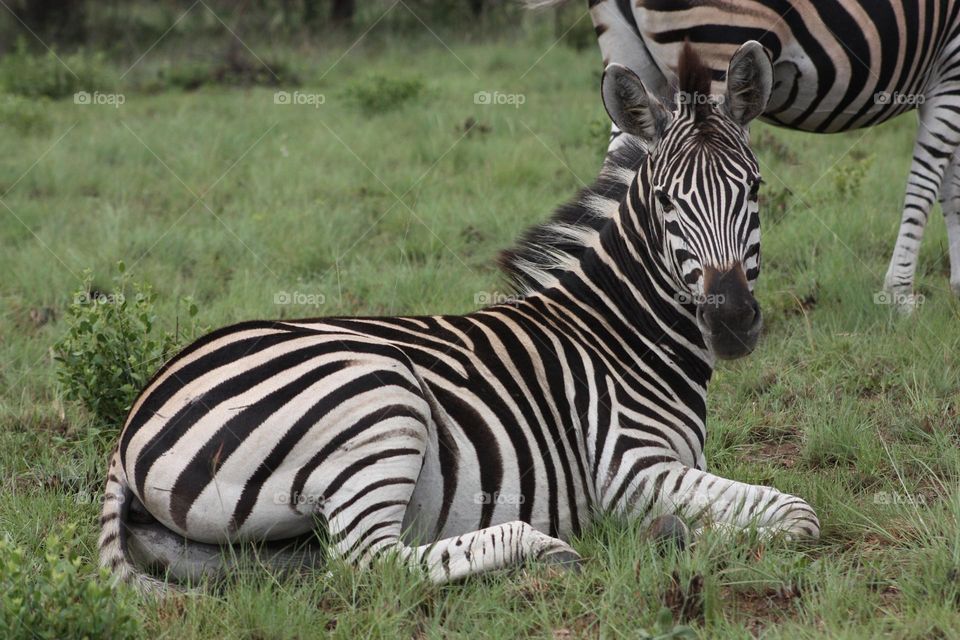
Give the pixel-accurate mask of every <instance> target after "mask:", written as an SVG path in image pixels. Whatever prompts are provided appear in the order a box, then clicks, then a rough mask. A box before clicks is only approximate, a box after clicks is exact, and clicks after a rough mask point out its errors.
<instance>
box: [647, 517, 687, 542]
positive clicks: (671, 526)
mask: <svg viewBox="0 0 960 640" xmlns="http://www.w3.org/2000/svg"><path fill="white" fill-rule="evenodd" d="M647 534H648V535H649V536H650V539H651V540H653V541H654V542H655V543H656V544H657V547H658V548H659V549H660V550H661V551H662V550H666V549H667V548H669V547H673V548H676V549H678V550H681V551H682V550H683V549H686V548H687V543H688V541H689V539H690V529H688V528H687V525H686V523H684V521H683V520H681V519H680V518H678V517H677V516H675V515H672V514H667V515H663V516H660V517H659V518H657V519H656V520H654V521H653V522H651V523H650V528H649V529H648V530H647Z"/></svg>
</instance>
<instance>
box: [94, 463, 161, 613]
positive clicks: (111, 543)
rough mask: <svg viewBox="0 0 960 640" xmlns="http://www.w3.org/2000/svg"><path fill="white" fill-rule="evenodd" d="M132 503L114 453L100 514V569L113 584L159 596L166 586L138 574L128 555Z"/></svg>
mask: <svg viewBox="0 0 960 640" xmlns="http://www.w3.org/2000/svg"><path fill="white" fill-rule="evenodd" d="M132 499H133V491H132V490H131V489H130V485H129V484H127V474H126V473H124V471H123V466H122V465H121V464H120V452H119V451H115V452H114V453H113V457H112V458H111V459H110V470H109V472H108V473H107V486H106V488H105V489H104V496H103V510H102V511H101V513H100V543H99V544H100V566H101V567H105V568H107V569H108V570H109V571H110V573H111V575H112V576H113V581H114V584H118V583H121V582H123V583H127V584H129V585H131V586H132V587H134V588H135V589H136V590H137V591H139V592H140V593H142V594H154V595H160V594H163V593H164V592H166V591H167V589H168V587H167V583H166V582H164V581H163V580H158V579H157V578H154V577H153V576H150V575H147V574H146V573H144V572H143V571H140V570H138V569H137V567H136V566H135V565H134V564H133V562H132V561H131V560H130V554H129V553H128V552H127V515H128V513H129V510H130V502H131V501H132Z"/></svg>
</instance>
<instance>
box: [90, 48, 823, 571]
mask: <svg viewBox="0 0 960 640" xmlns="http://www.w3.org/2000/svg"><path fill="white" fill-rule="evenodd" d="M729 77H730V78H731V83H730V84H731V90H730V91H729V92H728V94H727V96H726V101H725V102H724V104H723V106H722V107H721V106H718V105H716V104H706V105H699V106H697V107H696V108H693V107H689V106H683V105H680V106H676V108H672V109H668V108H667V107H665V106H664V105H663V104H662V103H661V102H660V101H659V100H658V99H656V98H654V97H653V96H652V95H651V94H649V93H648V92H647V91H646V89H645V88H644V86H643V84H642V82H641V81H640V79H639V78H637V76H636V75H634V74H633V73H632V72H631V71H629V70H627V69H626V68H624V67H619V66H611V67H609V68H608V69H607V71H606V73H605V74H604V77H603V82H602V94H603V99H604V103H605V105H606V107H607V110H608V112H609V113H610V115H611V118H612V120H613V121H614V122H616V123H617V124H618V126H620V127H621V128H622V129H623V130H624V131H629V132H630V133H631V134H633V135H635V136H638V137H640V138H642V139H644V140H645V141H646V142H647V143H648V145H649V146H648V148H649V149H650V151H649V153H647V151H646V150H645V149H644V148H643V147H641V146H640V145H638V144H632V145H626V146H624V147H623V148H622V149H621V151H620V152H619V153H618V154H617V159H618V160H617V164H616V166H614V165H613V164H610V163H608V164H607V165H606V167H605V170H604V171H603V173H602V174H601V176H600V177H599V179H598V181H597V182H596V183H595V184H594V186H593V188H592V189H588V190H585V191H584V192H582V193H581V194H580V195H579V197H578V199H577V200H575V201H574V202H573V203H572V204H568V205H567V206H566V207H563V208H561V209H560V210H559V211H558V213H557V214H556V216H555V217H554V219H553V221H552V222H551V223H549V224H548V225H545V226H541V227H535V228H534V229H532V230H531V231H529V232H528V233H527V235H526V236H524V238H523V239H522V240H521V242H520V243H519V245H518V246H517V248H515V249H514V250H513V251H511V252H507V253H506V254H505V255H504V258H503V262H504V266H505V268H506V271H507V272H508V274H510V275H511V276H512V277H513V278H514V280H515V281H516V282H517V284H518V285H519V286H521V287H522V288H523V289H524V291H525V293H524V295H522V296H521V297H519V298H518V299H517V300H516V301H514V302H511V303H508V304H498V305H494V306H490V307H487V308H484V309H481V310H479V311H477V312H474V313H471V314H468V315H465V316H428V317H398V318H324V319H314V320H301V321H273V322H246V323H243V324H239V325H235V326H232V327H227V328H224V329H220V330H218V331H215V332H213V333H211V334H210V335H208V336H206V337H204V338H202V339H201V340H199V341H197V342H195V343H194V344H192V345H191V346H189V347H187V348H186V349H185V350H184V351H183V352H182V353H180V354H179V355H178V356H177V357H175V358H174V359H173V360H172V361H170V362H169V363H167V364H166V365H165V366H164V367H163V368H162V369H161V370H160V371H159V372H158V373H157V374H156V376H155V377H154V378H153V380H152V381H151V382H150V383H149V384H148V385H147V387H146V389H145V390H144V391H143V392H142V393H141V395H140V397H139V398H138V399H137V401H136V402H135V404H134V406H133V408H132V409H131V411H130V414H129V416H128V418H127V421H126V425H125V427H124V430H123V432H122V435H121V437H120V442H119V446H118V448H117V450H116V452H115V453H114V455H113V458H112V460H111V462H110V470H109V476H108V480H107V487H106V500H105V504H104V508H103V514H102V517H101V522H102V532H101V537H100V550H101V563H102V564H104V565H105V566H107V567H109V568H110V569H111V570H112V571H113V572H114V573H115V575H116V576H117V577H119V578H125V579H131V580H134V581H136V582H137V583H138V584H140V585H141V586H150V585H156V584H158V583H157V582H156V581H155V579H153V578H150V577H148V576H147V575H146V574H145V573H143V572H142V571H141V570H140V569H138V566H137V565H138V564H140V565H142V564H144V562H139V561H138V560H137V559H136V558H133V557H132V554H130V553H129V549H131V548H133V547H134V546H136V547H137V548H139V549H140V550H141V558H143V557H144V556H146V559H147V560H146V563H147V564H154V565H156V564H160V565H161V568H166V569H168V570H171V569H172V570H173V573H174V574H177V575H180V576H184V575H187V576H189V575H196V573H197V572H196V571H193V570H194V569H196V567H191V566H190V562H189V557H190V553H191V551H190V549H191V548H195V547H196V546H197V544H198V543H200V544H201V545H204V544H206V545H219V544H224V543H232V542H240V541H270V540H284V539H291V538H294V537H296V536H302V535H309V534H310V532H313V531H317V530H318V527H319V528H320V530H321V531H323V532H324V535H325V536H326V537H327V540H328V542H329V545H328V546H329V548H328V552H329V553H332V554H333V555H335V556H337V557H341V558H344V559H346V560H347V561H349V562H351V563H354V564H356V565H358V566H366V565H367V564H369V563H370V562H371V561H372V560H374V559H375V558H377V557H378V556H381V555H384V554H388V553H393V554H396V555H398V556H399V557H401V558H402V559H405V560H410V561H414V562H418V563H419V564H420V566H422V567H423V568H424V570H425V571H426V572H427V574H428V575H429V577H430V578H431V579H432V580H434V581H437V582H442V581H446V580H451V579H457V578H461V577H464V576H468V575H473V574H478V573H481V572H485V571H489V570H494V569H498V568H502V567H507V566H511V565H515V564H518V563H520V562H523V561H524V560H527V559H543V560H547V561H555V562H561V563H564V564H566V563H576V562H577V561H578V559H579V558H578V556H577V555H576V553H575V552H574V551H573V549H572V548H571V547H570V546H568V544H567V543H566V542H564V540H565V539H568V538H569V537H570V536H571V535H573V534H576V533H577V532H579V531H580V530H581V529H582V528H583V527H584V526H585V525H586V524H588V523H589V522H590V520H591V519H593V518H594V517H595V516H596V515H597V514H598V513H601V512H615V513H621V514H624V515H627V516H630V517H634V518H637V519H640V520H644V521H647V520H651V519H652V518H654V517H655V516H657V515H658V514H661V513H677V512H679V513H681V514H683V515H685V516H687V517H689V518H691V519H692V520H694V521H696V522H698V523H700V524H707V523H710V522H717V523H722V524H724V525H726V526H735V527H746V526H748V525H756V526H757V527H759V528H760V529H761V531H764V532H767V533H770V532H778V531H779V532H786V534H787V535H790V536H797V537H816V536H818V535H819V523H818V521H817V518H816V515H815V514H814V512H813V510H812V509H811V508H810V506H808V505H807V504H806V503H805V502H804V501H802V500H800V499H799V498H795V497H793V496H790V495H786V494H783V493H780V492H779V491H777V490H775V489H773V488H770V487H764V486H754V485H748V484H743V483H740V482H735V481H732V480H727V479H724V478H720V477H717V476H715V475H711V474H709V473H707V472H706V471H705V470H704V467H705V462H704V457H703V445H704V439H705V437H706V424H705V422H706V386H707V382H708V380H709V379H710V376H711V372H712V369H713V363H714V358H715V357H722V358H735V357H739V356H742V355H745V354H747V353H749V352H750V351H751V350H752V349H753V347H754V345H755V343H756V340H757V337H758V334H759V330H760V325H761V319H760V311H759V308H758V306H757V303H756V301H755V299H754V297H753V294H752V289H753V286H754V284H755V282H756V279H757V277H758V275H759V271H760V226H759V217H758V207H757V187H758V184H759V180H760V177H759V172H758V167H757V163H756V159H755V157H754V155H753V153H752V152H751V151H750V149H749V147H748V145H747V135H746V126H747V124H748V123H749V122H750V121H751V120H752V119H753V118H754V117H755V116H757V115H758V114H759V113H760V112H761V111H762V110H763V107H764V105H765V104H766V101H767V99H768V98H769V95H770V90H771V78H772V72H771V67H770V62H769V59H768V58H767V55H766V54H765V53H764V51H763V48H762V47H761V46H760V45H759V44H757V43H756V42H748V43H747V44H745V45H743V47H741V48H740V49H739V50H738V52H737V53H736V55H734V56H733V58H732V59H731V61H730V65H729ZM708 84H709V76H708V72H707V69H706V68H705V67H703V66H702V65H701V64H700V63H699V60H698V59H697V58H696V56H695V54H693V52H692V51H690V52H688V55H686V56H685V57H684V58H683V60H682V69H681V86H682V87H685V88H687V89H690V90H693V89H702V88H705V87H706V86H707V85H708ZM581 216H586V217H588V218H589V219H590V220H592V221H593V222H594V223H595V224H596V226H597V232H596V234H595V235H594V237H593V239H592V241H590V243H589V246H586V245H584V244H582V245H581V251H580V255H579V256H578V257H577V258H576V259H573V258H572V257H571V255H570V254H569V253H568V252H565V251H564V248H565V247H566V246H567V244H568V243H570V242H574V241H579V242H582V241H583V238H582V237H579V236H576V234H577V232H578V230H577V228H576V227H572V226H566V225H565V223H564V221H565V220H572V219H574V218H578V217H581ZM565 230H566V231H570V232H571V233H572V234H574V236H575V237H571V236H568V235H565V234H564V231H565ZM557 257H560V258H561V259H560V260H556V259H555V258H557ZM697 300H702V302H701V303H700V304H697V303H696V301H697ZM151 518H153V519H155V523H154V524H155V529H154V531H155V530H156V527H159V528H160V530H161V531H165V532H166V533H165V534H160V536H159V539H157V537H156V536H154V538H153V539H146V538H144V539H139V540H136V538H137V535H138V533H137V532H138V528H137V527H138V524H137V522H138V521H139V522H143V520H144V519H147V520H149V519H151ZM184 538H185V539H187V540H189V541H190V542H184V541H183V540H184ZM151 540H152V541H151ZM165 544H166V545H167V547H169V546H171V545H174V546H175V545H181V546H180V547H179V548H181V549H182V550H183V553H182V555H181V556H180V557H178V558H173V560H170V558H171V556H170V554H167V555H164V554H165V553H166V551H165V550H164V545H165ZM144 549H146V551H143V550H144ZM174 555H176V554H174ZM164 558H166V559H167V560H166V561H164ZM184 558H188V560H184ZM158 559H159V560H158ZM216 562H217V561H216V560H214V561H212V564H214V565H215V564H216ZM206 568H209V567H201V569H206ZM213 568H214V569H215V568H216V567H213ZM200 573H202V571H200ZM174 577H176V575H175V576H174Z"/></svg>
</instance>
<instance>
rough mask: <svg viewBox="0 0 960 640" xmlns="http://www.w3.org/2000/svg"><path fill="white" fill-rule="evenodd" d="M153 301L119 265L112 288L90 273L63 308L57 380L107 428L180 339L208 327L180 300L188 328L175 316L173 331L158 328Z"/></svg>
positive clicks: (189, 303) (120, 416) (148, 289)
mask: <svg viewBox="0 0 960 640" xmlns="http://www.w3.org/2000/svg"><path fill="white" fill-rule="evenodd" d="M155 300H156V294H154V292H153V290H152V288H151V287H149V286H148V285H142V284H131V283H130V282H129V279H128V277H127V276H126V275H125V268H124V266H123V263H120V264H119V265H118V273H117V275H116V276H114V288H113V292H111V293H104V292H101V291H98V290H96V289H95V288H93V286H92V278H91V276H90V274H89V273H88V274H87V275H86V278H85V281H84V289H82V290H81V291H78V292H77V293H76V295H75V296H74V300H73V303H72V304H71V305H70V307H69V308H68V310H67V321H68V323H69V327H68V329H67V333H66V335H64V337H63V338H62V339H61V340H60V341H59V342H58V343H57V345H56V348H55V351H56V359H57V361H58V364H59V367H58V370H57V378H58V380H59V382H60V384H61V385H62V386H63V388H64V392H65V395H66V396H67V398H69V399H71V400H78V401H80V402H81V403H82V404H83V405H84V406H85V407H86V408H87V409H88V410H89V411H90V412H91V413H93V414H94V415H95V416H96V417H97V418H98V419H99V420H100V421H102V422H103V423H105V424H106V425H108V426H115V427H119V426H120V424H121V423H122V421H123V419H124V416H126V414H127V411H128V410H129V409H130V406H131V405H132V404H133V401H134V399H136V396H137V393H139V392H140V390H141V389H142V388H143V386H144V385H145V384H146V383H147V381H148V380H149V378H150V376H151V375H152V374H153V371H154V370H156V369H157V368H159V367H160V365H161V364H162V363H163V362H165V361H166V360H167V359H169V358H170V357H171V356H172V355H173V354H174V353H176V351H177V350H178V348H179V346H180V345H181V344H182V342H181V339H183V340H184V341H192V340H193V339H194V338H195V337H196V336H197V335H199V334H200V333H202V332H204V331H205V330H206V329H205V328H201V327H200V326H199V325H198V323H197V319H196V315H197V306H196V305H195V304H194V303H193V302H192V301H191V300H190V299H189V298H184V299H183V300H182V301H181V302H182V304H184V305H186V308H187V315H188V322H187V324H186V326H185V327H180V326H179V324H180V323H179V318H178V321H177V326H178V329H177V331H175V332H169V331H164V332H161V331H159V330H158V329H157V326H156V321H157V316H156V313H155V311H154V302H155Z"/></svg>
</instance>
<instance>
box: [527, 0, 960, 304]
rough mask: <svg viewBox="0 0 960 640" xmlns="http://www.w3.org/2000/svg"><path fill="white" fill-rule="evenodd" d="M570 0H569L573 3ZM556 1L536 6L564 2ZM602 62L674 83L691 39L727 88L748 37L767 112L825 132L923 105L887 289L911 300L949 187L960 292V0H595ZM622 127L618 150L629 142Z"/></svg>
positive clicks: (788, 123) (656, 87)
mask: <svg viewBox="0 0 960 640" xmlns="http://www.w3.org/2000/svg"><path fill="white" fill-rule="evenodd" d="M563 1H564V0H559V2H563ZM559 2H557V1H556V0H547V1H546V2H541V1H539V0H533V1H532V2H530V4H532V5H544V4H559ZM589 5H590V16H591V18H592V20H593V25H594V29H595V31H596V33H597V39H598V41H599V44H600V51H601V53H602V55H603V63H604V65H607V64H610V63H617V64H621V65H624V66H627V67H629V68H630V69H633V70H634V71H635V72H636V73H637V74H639V76H640V77H641V78H642V79H643V81H644V83H645V84H646V85H647V86H648V87H649V88H650V89H651V91H652V92H654V93H656V94H664V93H666V92H668V88H667V82H666V78H667V77H668V76H669V73H670V70H671V69H676V68H677V65H678V61H679V56H680V51H681V49H682V46H683V42H684V41H685V40H689V41H690V42H691V44H692V45H693V46H694V48H695V49H696V51H697V53H699V54H700V56H701V58H702V59H703V61H704V63H705V64H706V65H707V66H708V67H710V70H711V73H712V78H713V87H712V89H713V90H714V91H715V92H717V93H720V92H721V91H722V84H723V65H724V64H725V62H726V60H727V59H728V58H729V55H730V52H731V51H733V50H734V49H735V48H736V45H737V44H738V43H740V42H744V41H745V40H748V39H753V40H757V41H759V42H760V43H761V44H762V45H764V47H765V48H766V49H767V51H768V52H770V53H771V55H772V57H773V62H774V65H773V75H774V86H773V93H772V95H771V98H770V101H769V103H768V104H767V107H766V109H765V111H764V113H763V115H762V118H763V119H764V120H767V121H769V122H771V123H773V124H777V125H780V126H784V127H789V128H791V129H799V130H801V131H811V132H815V133H834V132H838V131H849V130H851V129H858V128H860V127H869V126H873V125H875V124H879V123H881V122H884V121H886V120H889V119H890V118H892V117H894V116H897V115H899V114H901V113H903V112H905V111H908V110H910V109H914V108H917V109H918V112H919V122H920V126H919V129H918V131H917V138H916V142H915V144H914V149H913V164H912V166H911V168H910V175H909V178H908V181H907V189H906V196H905V199H904V204H903V216H902V220H901V223H900V232H899V234H898V236H897V243H896V245H895V247H894V250H893V256H892V258H891V260H890V266H889V267H888V269H887V274H886V277H885V278H884V288H885V289H886V290H887V291H889V292H891V293H892V294H893V300H894V302H896V303H897V304H898V306H899V307H900V308H901V309H902V310H904V311H910V310H912V308H913V306H914V305H915V302H916V298H915V297H914V296H913V281H914V274H915V272H916V268H917V258H918V256H919V252H920V243H921V240H922V239H923V231H924V227H925V226H926V223H927V218H928V215H929V213H930V208H931V206H932V205H933V202H934V200H936V199H937V198H938V197H939V200H940V203H941V205H942V208H943V215H944V218H945V220H946V225H947V237H948V244H949V252H950V286H951V288H952V289H953V292H954V293H955V294H956V295H958V296H960V0H926V1H924V0H722V1H721V0H711V1H704V0H638V1H637V2H628V1H627V0H590V3H589ZM619 138H620V131H619V130H618V129H617V128H616V127H614V131H613V134H612V139H611V142H610V149H611V150H612V149H614V148H616V147H617V146H618V145H619V144H620V143H621V141H620V140H619Z"/></svg>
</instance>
